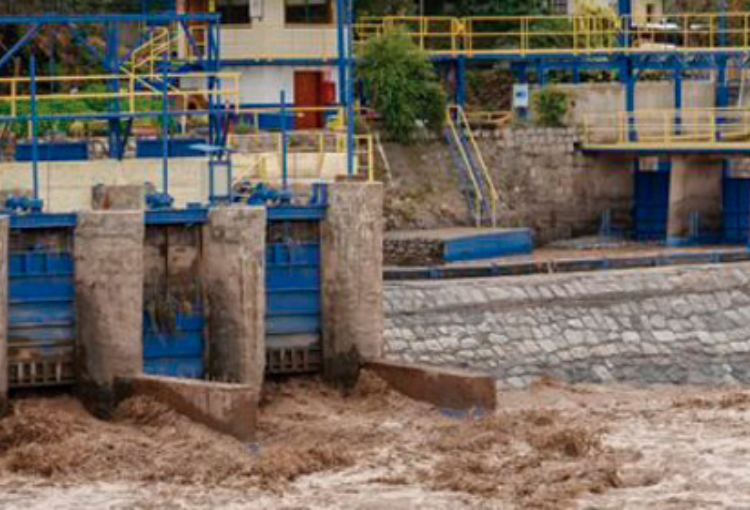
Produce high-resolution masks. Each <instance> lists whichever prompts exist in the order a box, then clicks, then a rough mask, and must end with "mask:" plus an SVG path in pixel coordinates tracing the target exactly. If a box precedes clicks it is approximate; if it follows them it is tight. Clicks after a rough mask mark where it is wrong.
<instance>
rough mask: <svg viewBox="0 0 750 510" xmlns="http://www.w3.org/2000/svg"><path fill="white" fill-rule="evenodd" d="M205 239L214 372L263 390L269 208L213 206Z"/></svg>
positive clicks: (205, 274) (213, 376) (216, 375)
mask: <svg viewBox="0 0 750 510" xmlns="http://www.w3.org/2000/svg"><path fill="white" fill-rule="evenodd" d="M203 243H204V250H203V260H202V264H203V278H204V285H205V291H206V296H207V297H208V303H207V308H208V334H209V371H210V374H211V377H212V378H214V379H215V380H220V381H225V382H236V383H243V384H246V385H248V386H250V387H251V388H252V389H253V390H254V391H256V393H257V394H259V393H260V389H261V386H262V384H263V376H264V371H265V362H266V354H265V352H266V349H265V347H266V338H265V313H266V287H265V260H266V252H265V247H266V210H265V208H264V207H232V208H219V209H213V210H211V212H210V213H209V222H208V224H207V225H206V226H205V228H204V241H203Z"/></svg>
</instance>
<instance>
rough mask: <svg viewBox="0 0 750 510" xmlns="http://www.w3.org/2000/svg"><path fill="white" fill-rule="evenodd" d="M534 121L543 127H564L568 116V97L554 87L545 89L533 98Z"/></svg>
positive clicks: (536, 93)
mask: <svg viewBox="0 0 750 510" xmlns="http://www.w3.org/2000/svg"><path fill="white" fill-rule="evenodd" d="M531 108H532V111H533V113H534V121H535V123H536V124H537V125H539V126H542V127H563V126H565V117H566V116H567V115H568V95H567V94H566V93H565V92H563V91H561V90H559V89H556V88H554V87H545V88H543V89H542V90H539V91H537V92H535V93H534V95H533V96H532V98H531Z"/></svg>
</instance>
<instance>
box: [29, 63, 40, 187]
mask: <svg viewBox="0 0 750 510" xmlns="http://www.w3.org/2000/svg"><path fill="white" fill-rule="evenodd" d="M29 65H30V67H31V69H30V70H29V71H30V74H31V105H30V109H31V133H30V135H31V177H32V180H33V182H34V200H38V199H39V117H38V116H37V111H36V57H35V56H34V55H31V62H30V64H29Z"/></svg>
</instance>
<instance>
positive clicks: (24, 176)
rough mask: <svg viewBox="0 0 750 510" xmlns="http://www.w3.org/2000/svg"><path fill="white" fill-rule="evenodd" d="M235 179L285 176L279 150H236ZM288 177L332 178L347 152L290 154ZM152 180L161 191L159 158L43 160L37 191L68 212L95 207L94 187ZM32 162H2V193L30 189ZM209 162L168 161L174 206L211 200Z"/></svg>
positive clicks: (50, 208)
mask: <svg viewBox="0 0 750 510" xmlns="http://www.w3.org/2000/svg"><path fill="white" fill-rule="evenodd" d="M234 162H235V164H234V178H235V179H241V178H243V177H247V178H250V179H254V180H257V179H261V180H264V181H266V182H280V181H281V173H282V172H281V168H282V165H281V161H280V158H279V156H278V153H277V152H274V151H270V152H262V153H254V154H237V155H236V156H235V159H234ZM288 164H289V167H288V172H289V178H290V179H293V180H296V181H299V182H300V183H311V182H317V181H319V180H321V179H323V180H325V181H333V180H334V179H336V177H337V176H339V175H345V174H346V155H345V154H342V153H334V152H331V153H325V154H324V155H323V157H322V158H321V157H320V155H318V154H315V153H300V154H289V157H288ZM146 182H149V183H152V184H153V185H154V186H156V189H157V190H159V191H160V190H161V186H162V161H161V160H160V159H125V160H122V161H117V160H92V161H77V162H48V163H44V162H42V163H40V164H39V183H40V184H39V191H40V197H41V198H42V200H44V207H45V211H47V212H70V211H78V210H82V209H83V210H85V209H91V208H92V191H91V190H92V188H94V187H96V186H97V185H105V186H123V185H137V186H142V185H143V184H144V183H146ZM31 189H32V175H31V165H30V164H28V163H0V193H19V194H20V193H30V191H31ZM208 190H209V183H208V163H207V162H206V161H204V160H203V158H178V159H172V160H170V166H169V193H170V194H171V195H172V197H174V199H175V206H176V207H185V206H186V205H187V204H188V203H190V202H198V203H204V204H205V203H207V202H208Z"/></svg>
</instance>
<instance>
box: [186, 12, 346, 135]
mask: <svg viewBox="0 0 750 510" xmlns="http://www.w3.org/2000/svg"><path fill="white" fill-rule="evenodd" d="M177 11H178V12H181V13H182V12H219V13H221V15H222V16H221V33H220V47H221V61H222V70H231V71H234V72H240V73H242V79H241V86H240V89H241V97H240V102H241V104H242V105H243V106H244V107H246V108H256V107H264V106H276V105H278V104H279V102H280V92H281V91H282V90H284V91H285V92H286V94H287V101H288V102H289V103H293V104H294V106H296V107H302V108H313V109H314V108H322V107H325V106H330V105H331V104H334V103H337V102H338V93H339V90H338V89H339V87H338V72H337V67H336V59H337V57H338V41H337V30H336V15H337V14H336V2H335V0H178V2H177ZM324 118H325V115H324V114H323V113H322V112H316V111H314V110H310V111H308V112H307V113H298V114H297V115H296V124H295V127H296V128H298V129H310V128H318V127H322V126H323V124H324Z"/></svg>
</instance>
